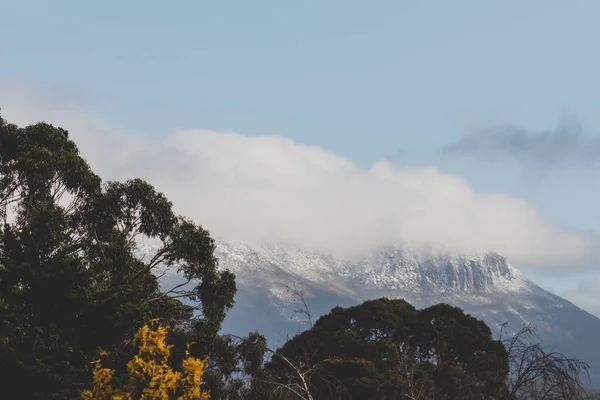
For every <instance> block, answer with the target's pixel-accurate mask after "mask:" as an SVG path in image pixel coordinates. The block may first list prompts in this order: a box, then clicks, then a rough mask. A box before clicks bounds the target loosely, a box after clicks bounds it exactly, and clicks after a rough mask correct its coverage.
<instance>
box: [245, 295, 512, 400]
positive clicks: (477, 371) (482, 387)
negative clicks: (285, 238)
mask: <svg viewBox="0 0 600 400" xmlns="http://www.w3.org/2000/svg"><path fill="white" fill-rule="evenodd" d="M507 375H508V359H507V353H506V350H505V348H504V346H503V345H502V343H501V342H499V341H497V340H493V338H492V335H491V331H490V329H489V328H488V327H487V326H486V325H485V323H483V322H482V321H479V320H477V319H475V318H473V317H472V316H470V315H466V314H464V312H463V311H462V310H460V309H459V308H455V307H451V306H449V305H446V304H439V305H435V306H432V307H429V308H426V309H423V310H417V309H415V308H414V307H413V306H411V305H410V304H408V303H407V302H405V301H404V300H388V299H385V298H382V299H378V300H372V301H367V302H365V303H363V304H361V305H358V306H355V307H350V308H341V307H336V308H334V309H333V310H332V311H331V312H330V313H329V314H327V315H324V316H322V317H321V318H319V319H318V320H317V322H316V323H315V325H314V326H313V327H312V328H311V329H309V330H307V331H305V332H303V333H301V334H299V335H297V336H295V337H294V338H292V339H290V340H289V341H288V342H287V343H286V344H285V345H284V346H283V347H282V348H280V349H279V350H277V351H276V352H274V353H273V356H272V358H271V360H270V362H269V363H268V364H267V365H266V368H265V369H264V370H263V372H262V374H261V375H259V376H257V377H256V378H255V380H254V390H256V393H258V394H259V395H257V396H256V397H255V398H259V397H261V396H262V398H268V397H267V396H271V398H278V399H279V398H281V399H284V398H290V399H295V398H305V399H311V400H312V399H315V400H317V399H318V400H320V399H362V400H368V399H373V400H375V399H378V400H386V399H389V400H391V399H394V400H395V399H436V400H437V399H439V400H443V399H500V398H504V396H505V395H506V389H507V386H506V380H507Z"/></svg>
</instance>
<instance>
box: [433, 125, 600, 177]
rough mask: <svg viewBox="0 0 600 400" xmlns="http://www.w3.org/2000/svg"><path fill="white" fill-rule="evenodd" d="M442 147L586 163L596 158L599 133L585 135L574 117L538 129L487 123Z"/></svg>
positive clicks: (599, 153) (599, 149)
mask: <svg viewBox="0 0 600 400" xmlns="http://www.w3.org/2000/svg"><path fill="white" fill-rule="evenodd" d="M442 150H443V152H444V153H447V154H457V155H458V154H461V155H473V156H476V157H480V158H484V159H498V158H502V157H504V158H506V157H510V158H512V159H515V160H518V161H521V162H531V163H535V164H537V165H542V166H548V167H549V166H558V165H568V166H571V165H572V166H589V165H592V164H595V163H598V162H600V137H586V136H585V135H584V134H583V129H582V127H581V125H580V124H578V123H577V122H575V121H562V122H561V123H559V124H558V125H557V126H556V127H555V128H553V129H549V130H547V131H542V132H532V131H528V130H526V129H523V128H519V127H517V126H514V125H503V126H487V127H482V128H479V129H475V130H473V131H472V132H470V133H469V134H467V135H465V136H464V137H463V138H462V139H461V140H459V141H458V142H456V143H454V144H451V145H448V146H446V147H444V148H443V149H442Z"/></svg>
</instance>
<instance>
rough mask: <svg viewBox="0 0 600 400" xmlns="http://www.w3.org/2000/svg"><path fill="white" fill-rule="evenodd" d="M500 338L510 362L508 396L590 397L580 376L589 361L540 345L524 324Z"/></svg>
mask: <svg viewBox="0 0 600 400" xmlns="http://www.w3.org/2000/svg"><path fill="white" fill-rule="evenodd" d="M505 327H506V324H503V325H502V330H501V333H500V338H501V340H502V342H503V343H504V344H505V345H506V348H507V350H508V359H509V363H510V378H509V391H510V398H515V399H519V400H559V399H572V400H584V399H592V398H594V397H593V396H592V394H591V393H588V392H587V391H586V390H585V389H584V387H583V385H582V383H581V377H582V376H583V375H586V374H587V372H588V369H589V365H588V364H587V363H586V362H585V361H582V360H579V359H576V358H569V357H567V356H565V355H564V354H562V353H560V352H557V351H553V350H549V349H546V348H544V347H543V346H542V345H541V343H540V342H539V341H534V340H533V338H534V337H535V328H534V327H532V326H531V325H527V326H525V327H523V328H522V329H521V330H519V331H518V332H517V333H516V334H515V335H513V336H511V337H509V338H506V339H503V338H502V334H503V331H504V328H505Z"/></svg>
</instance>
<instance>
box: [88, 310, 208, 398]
mask: <svg viewBox="0 0 600 400" xmlns="http://www.w3.org/2000/svg"><path fill="white" fill-rule="evenodd" d="M167 333H168V327H166V326H164V325H161V324H160V323H158V321H157V320H152V321H150V323H149V324H147V325H144V326H143V327H142V328H140V329H139V330H138V331H137V332H136V334H135V336H134V338H133V344H134V346H135V347H136V348H137V349H138V352H137V354H136V355H135V356H134V357H133V358H132V359H131V360H130V361H129V362H128V363H127V373H128V377H129V382H128V384H127V385H126V387H125V388H122V389H116V388H114V387H113V385H112V384H111V380H112V377H113V375H114V371H112V370H110V369H108V368H103V367H102V363H101V361H100V360H96V361H94V362H93V363H92V364H93V365H94V370H93V372H92V389H91V390H84V391H83V392H82V393H81V398H82V399H83V400H134V399H135V400H138V399H139V400H171V399H177V400H209V399H210V396H209V393H208V392H206V391H204V390H202V389H201V387H200V384H201V383H202V374H203V372H204V363H205V361H204V360H200V359H198V358H194V357H191V356H190V355H189V352H188V351H186V357H185V359H184V360H183V363H182V368H181V371H175V370H174V369H173V368H171V366H170V365H169V362H168V361H169V356H170V354H171V347H172V346H170V345H167V344H166V337H167ZM103 355H105V354H102V353H101V356H103Z"/></svg>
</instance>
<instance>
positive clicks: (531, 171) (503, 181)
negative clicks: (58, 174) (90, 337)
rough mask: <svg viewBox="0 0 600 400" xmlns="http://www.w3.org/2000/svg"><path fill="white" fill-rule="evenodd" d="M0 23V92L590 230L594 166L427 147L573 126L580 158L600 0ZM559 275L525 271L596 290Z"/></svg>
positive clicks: (124, 12)
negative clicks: (499, 201) (434, 184)
mask: <svg viewBox="0 0 600 400" xmlns="http://www.w3.org/2000/svg"><path fill="white" fill-rule="evenodd" d="M0 9H1V10H2V12H1V14H0V18H1V23H0V37H2V38H3V40H2V41H0V80H2V81H5V82H11V83H15V84H19V85H24V86H28V87H36V88H42V89H43V90H47V91H48V90H50V91H53V92H54V93H63V94H64V96H65V98H68V99H70V100H69V101H73V102H75V103H77V107H80V108H82V109H85V111H86V112H87V113H89V114H90V115H95V116H98V117H100V118H102V119H103V120H105V121H108V123H110V124H111V125H112V126H115V127H118V128H119V129H121V130H124V131H128V132H135V133H138V134H140V135H144V136H147V137H152V138H160V137H164V136H166V135H168V134H169V133H170V132H172V131H173V130H174V129H198V128H201V129H206V130H214V131H223V130H233V131H235V132H239V133H241V134H244V135H250V136H254V135H280V136H283V137H287V138H290V139H292V140H294V141H295V142H297V143H302V144H306V145H310V146H319V147H322V148H325V149H328V150H329V151H331V152H333V153H335V154H337V155H340V156H342V157H345V158H347V159H350V160H352V161H353V162H355V163H356V164H357V165H358V166H359V167H360V168H362V169H365V170H366V169H368V168H369V167H370V166H371V165H372V164H373V163H375V162H376V161H378V160H382V159H389V160H393V161H394V162H395V163H397V164H398V165H399V166H436V167H437V168H439V169H440V170H441V171H444V172H446V173H449V174H452V175H456V176H460V177H462V178H464V179H466V180H467V181H468V182H469V183H470V184H471V185H472V186H473V188H474V189H475V191H477V192H479V193H506V194H508V195H511V196H514V197H517V198H520V199H523V200H525V201H527V202H529V203H531V204H533V205H535V206H536V207H537V208H538V209H539V210H540V211H541V212H542V213H543V214H544V215H545V217H546V218H547V219H548V220H550V221H553V222H555V223H557V224H559V225H564V226H567V227H570V228H575V229H583V230H592V231H600V213H599V212H598V211H597V205H598V204H600V187H599V186H598V184H597V183H596V182H597V180H596V179H595V178H596V176H597V174H598V172H600V169H599V165H598V163H596V161H595V159H594V160H592V161H590V162H586V163H579V162H577V161H576V160H577V157H578V155H579V154H580V153H577V152H576V151H575V150H573V152H571V153H570V154H571V156H572V157H570V158H568V157H567V158H566V161H565V162H563V163H548V162H540V160H539V159H533V158H531V157H527V155H528V154H530V153H528V152H525V153H519V154H513V153H514V148H507V149H506V151H505V152H503V153H501V154H500V155H499V156H497V157H496V158H495V159H490V158H489V157H487V156H486V155H482V153H481V151H479V150H477V149H476V150H472V149H471V151H470V152H469V151H467V152H466V154H465V153H464V152H463V153H460V154H456V153H448V152H446V153H444V152H443V151H442V148H443V147H444V146H447V145H451V144H455V143H459V142H460V140H461V138H463V137H464V136H465V135H468V134H469V133H471V132H473V131H474V130H475V131H476V130H477V129H480V130H481V129H483V130H485V129H486V128H485V127H490V126H491V127H503V126H507V125H511V126H514V127H517V128H519V129H521V130H522V132H523V135H525V136H527V135H533V136H534V137H535V135H537V134H538V133H539V132H550V133H552V132H553V130H554V129H555V128H556V127H557V126H558V125H559V124H560V123H561V121H564V120H576V121H578V123H579V124H580V125H581V127H582V129H581V137H578V138H579V139H578V140H580V141H581V143H583V145H582V146H581V147H583V148H586V147H588V148H589V147H593V146H595V143H596V142H595V139H594V138H595V137H597V136H598V134H599V133H600V115H599V114H598V105H599V104H600V100H598V93H600V80H599V79H597V73H598V72H597V71H599V70H600V56H599V55H598V52H597V51H596V50H595V49H596V47H597V43H596V42H597V38H598V37H600V25H599V24H597V17H598V15H600V2H597V1H593V0H588V1H585V0H580V1H576V2H574V1H573V2H567V1H558V0H556V1H555V0H530V1H526V2H524V1H512V0H503V1H487V2H481V1H475V0H471V1H467V0H454V1H442V0H439V1H430V2H417V1H400V0H396V1H371V2H366V1H337V0H330V1H326V2H323V1H320V2H317V1H308V0H306V1H301V2H300V1H274V0H273V1H260V0H257V1H251V2H246V1H244V2H242V1H237V2H203V1H183V0H182V1H178V2H162V1H161V2H158V1H147V0H146V1H140V0H136V1H134V0H130V1H126V2H117V1H104V2H82V1H61V0H55V1H52V2H50V1H25V0H24V1H19V2H9V1H6V0H0ZM40 90H41V89H40ZM5 101H6V100H5ZM0 106H2V107H3V108H6V107H7V105H5V104H0ZM482 127H484V128H482ZM536 143H537V142H536ZM561 143H562V142H561ZM494 145H496V144H494ZM534 145H535V143H534ZM532 146H533V145H532ZM560 147H562V146H559V148H560ZM569 148H570V147H569ZM511 149H512V150H511ZM553 149H554V150H556V149H555V148H553ZM529 150H531V149H529ZM511 151H512V152H513V153H511ZM523 154H525V155H523ZM536 154H537V153H536ZM544 154H546V153H544ZM524 267H526V266H524ZM565 271H566V272H562V273H552V274H550V273H548V272H543V273H542V272H539V271H531V272H529V275H530V276H532V278H534V279H535V280H536V282H539V283H540V284H542V285H543V286H545V287H550V288H553V289H554V290H556V291H557V292H558V293H563V292H565V291H568V290H571V289H574V288H575V287H576V286H577V284H578V283H580V282H585V281H587V280H589V279H591V277H594V276H598V272H597V271H598V268H592V269H590V270H588V271H585V272H581V271H577V272H574V271H572V270H570V269H568V268H565Z"/></svg>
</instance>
